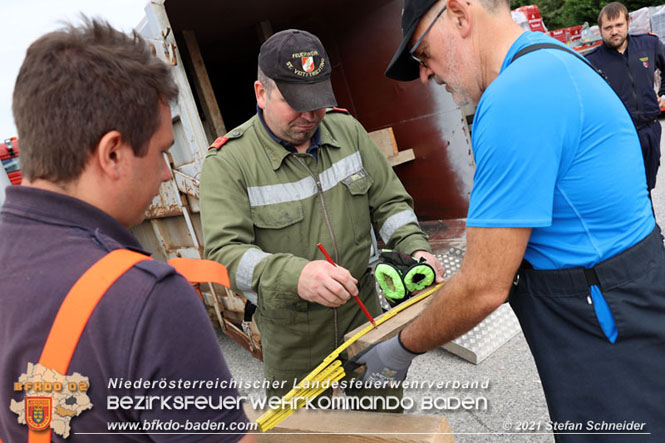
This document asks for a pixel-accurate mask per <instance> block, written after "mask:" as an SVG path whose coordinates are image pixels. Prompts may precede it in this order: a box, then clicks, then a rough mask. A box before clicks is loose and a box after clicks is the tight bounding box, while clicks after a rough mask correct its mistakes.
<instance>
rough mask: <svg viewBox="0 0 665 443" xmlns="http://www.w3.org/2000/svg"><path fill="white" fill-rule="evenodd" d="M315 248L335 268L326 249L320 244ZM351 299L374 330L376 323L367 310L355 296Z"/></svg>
mask: <svg viewBox="0 0 665 443" xmlns="http://www.w3.org/2000/svg"><path fill="white" fill-rule="evenodd" d="M316 246H317V247H318V248H319V249H320V250H321V252H322V253H323V255H324V257H325V258H326V260H328V263H330V264H331V265H333V266H337V264H335V262H334V261H333V259H332V258H330V256H329V255H328V252H327V251H326V248H324V247H323V245H322V244H321V243H319V244H317V245H316ZM353 299H354V300H355V301H356V303H358V306H360V309H362V310H363V312H364V313H365V316H366V317H367V318H368V319H369V322H370V323H372V326H374V327H375V328H376V322H375V321H374V318H373V317H372V315H371V314H370V313H369V311H368V310H367V308H366V307H365V305H364V304H363V302H361V301H360V299H359V298H358V296H357V295H353Z"/></svg>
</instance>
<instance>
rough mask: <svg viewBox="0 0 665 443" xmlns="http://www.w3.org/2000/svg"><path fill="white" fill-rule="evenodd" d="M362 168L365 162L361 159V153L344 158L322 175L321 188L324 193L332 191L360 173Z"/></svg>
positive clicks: (320, 178) (320, 177)
mask: <svg viewBox="0 0 665 443" xmlns="http://www.w3.org/2000/svg"><path fill="white" fill-rule="evenodd" d="M362 168H363V161H362V159H361V158H360V152H356V153H353V154H351V155H349V156H348V157H344V158H343V159H341V160H340V161H338V162H335V163H333V164H332V165H331V166H330V167H329V168H328V169H326V170H325V171H323V172H322V173H321V175H320V176H319V180H321V188H323V191H324V192H325V191H327V190H329V189H332V188H334V187H335V186H336V185H337V183H339V182H341V181H342V180H344V179H345V178H346V177H348V176H349V175H351V174H353V173H354V172H358V171H360V170H361V169H362Z"/></svg>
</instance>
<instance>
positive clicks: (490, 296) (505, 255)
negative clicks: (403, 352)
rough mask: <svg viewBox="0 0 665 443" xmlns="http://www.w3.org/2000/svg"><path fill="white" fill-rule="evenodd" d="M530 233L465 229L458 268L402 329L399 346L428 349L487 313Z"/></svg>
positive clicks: (502, 296) (501, 295)
mask: <svg viewBox="0 0 665 443" xmlns="http://www.w3.org/2000/svg"><path fill="white" fill-rule="evenodd" d="M530 235H531V230H530V229H528V228H471V227H469V228H468V229H467V253H466V257H465V258H464V262H463V263H462V268H461V269H460V270H459V272H458V273H457V274H455V276H454V277H453V278H451V279H450V281H449V282H448V283H447V284H446V285H445V286H444V287H443V288H441V290H440V291H439V292H438V293H437V294H436V296H435V298H434V300H432V302H431V303H430V305H429V306H428V307H427V309H425V311H424V312H423V313H422V314H421V315H420V316H419V317H418V318H416V320H415V321H414V322H413V323H411V324H410V325H409V326H407V327H406V329H404V331H403V332H402V334H401V336H400V338H401V339H402V344H403V345H404V346H406V348H407V349H409V350H411V351H413V352H425V351H428V350H430V349H433V348H435V347H437V346H440V345H442V344H444V343H447V342H449V341H450V340H453V339H455V338H457V337H459V336H460V335H462V334H464V333H465V332H467V331H469V330H470V329H472V328H473V327H474V326H476V325H477V324H478V323H480V322H481V321H482V320H483V319H484V318H485V317H487V316H488V315H489V314H491V313H492V312H493V311H494V310H495V309H496V308H498V307H499V306H500V305H501V303H503V302H504V301H505V300H506V297H507V296H508V290H509V289H510V286H511V284H512V281H513V278H514V276H515V272H516V271H517V268H518V266H519V264H520V262H521V261H522V257H523V256H524V250H525V248H526V245H527V243H528V241H529V237H530Z"/></svg>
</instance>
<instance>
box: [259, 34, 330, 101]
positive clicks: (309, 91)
mask: <svg viewBox="0 0 665 443" xmlns="http://www.w3.org/2000/svg"><path fill="white" fill-rule="evenodd" d="M259 67H260V68H261V70H262V71H263V72H264V73H265V74H266V75H267V76H268V77H269V78H271V79H273V80H274V81H275V84H276V85H277V88H278V89H279V92H281V94H282V95H283V96H284V99H285V100H286V102H287V103H288V104H289V106H291V107H292V108H293V109H294V110H296V111H298V112H307V111H314V110H317V109H322V108H331V107H333V106H337V101H336V100H335V94H334V92H333V89H332V85H331V83H330V75H331V74H332V67H331V65H330V59H329V58H328V54H327V53H326V50H325V48H324V47H323V45H322V44H321V41H320V40H319V39H318V37H316V36H315V35H313V34H310V33H309V32H307V31H302V30H299V29H287V30H286V31H281V32H278V33H276V34H274V35H273V36H272V37H270V38H269V39H268V40H266V41H265V43H263V45H261V50H260V52H259Z"/></svg>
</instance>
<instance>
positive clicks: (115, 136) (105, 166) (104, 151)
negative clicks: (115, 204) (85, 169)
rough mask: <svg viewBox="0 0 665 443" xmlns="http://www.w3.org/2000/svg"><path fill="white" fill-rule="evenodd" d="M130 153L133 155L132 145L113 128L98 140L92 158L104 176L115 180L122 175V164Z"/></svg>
mask: <svg viewBox="0 0 665 443" xmlns="http://www.w3.org/2000/svg"><path fill="white" fill-rule="evenodd" d="M130 155H134V151H133V150H132V147H131V146H130V145H129V143H127V142H126V141H124V140H123V139H122V134H120V132H118V131H116V130H113V131H109V132H107V133H106V134H104V135H103V136H102V138H101V139H100V140H99V143H97V148H96V149H95V151H94V152H93V154H92V160H93V161H94V162H95V163H96V164H97V166H98V167H99V169H100V170H101V172H102V173H103V174H104V175H105V176H107V177H109V178H110V179H112V180H117V179H118V178H120V177H122V175H123V173H124V165H125V163H126V161H127V159H128V156H130Z"/></svg>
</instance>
